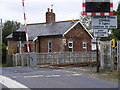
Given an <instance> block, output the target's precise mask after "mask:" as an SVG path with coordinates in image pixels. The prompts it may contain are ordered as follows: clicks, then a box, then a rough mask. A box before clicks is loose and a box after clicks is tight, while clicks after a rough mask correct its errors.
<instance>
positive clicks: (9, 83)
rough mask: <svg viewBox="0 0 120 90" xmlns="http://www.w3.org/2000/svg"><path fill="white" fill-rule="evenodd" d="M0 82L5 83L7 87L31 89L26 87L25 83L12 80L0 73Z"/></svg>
mask: <svg viewBox="0 0 120 90" xmlns="http://www.w3.org/2000/svg"><path fill="white" fill-rule="evenodd" d="M0 83H2V84H3V85H5V86H6V87H8V88H18V89H19V88H27V89H28V90H31V89H29V88H28V87H26V86H25V85H23V84H21V83H19V82H17V81H15V80H12V79H11V78H9V77H5V76H2V75H0Z"/></svg>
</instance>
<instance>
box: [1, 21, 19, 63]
mask: <svg viewBox="0 0 120 90" xmlns="http://www.w3.org/2000/svg"><path fill="white" fill-rule="evenodd" d="M18 28H20V23H19V22H16V21H6V22H5V23H4V24H3V28H2V41H3V42H2V63H6V45H7V39H6V37H7V36H8V35H10V34H11V33H12V32H14V31H15V30H17V29H18Z"/></svg>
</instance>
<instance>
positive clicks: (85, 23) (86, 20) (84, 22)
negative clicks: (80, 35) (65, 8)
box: [80, 16, 92, 30]
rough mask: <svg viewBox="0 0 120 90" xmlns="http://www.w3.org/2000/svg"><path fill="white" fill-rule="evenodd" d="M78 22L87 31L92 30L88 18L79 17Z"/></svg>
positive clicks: (89, 18)
mask: <svg viewBox="0 0 120 90" xmlns="http://www.w3.org/2000/svg"><path fill="white" fill-rule="evenodd" d="M80 21H81V23H82V24H83V25H84V26H85V27H86V28H87V29H88V30H91V29H92V23H91V17H90V16H81V17H80Z"/></svg>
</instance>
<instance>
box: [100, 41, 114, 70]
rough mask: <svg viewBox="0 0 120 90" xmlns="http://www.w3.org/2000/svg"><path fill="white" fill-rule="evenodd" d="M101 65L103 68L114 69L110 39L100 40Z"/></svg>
mask: <svg viewBox="0 0 120 90" xmlns="http://www.w3.org/2000/svg"><path fill="white" fill-rule="evenodd" d="M99 44H100V65H101V69H103V70H112V65H113V63H112V59H111V45H110V41H100V43H99Z"/></svg>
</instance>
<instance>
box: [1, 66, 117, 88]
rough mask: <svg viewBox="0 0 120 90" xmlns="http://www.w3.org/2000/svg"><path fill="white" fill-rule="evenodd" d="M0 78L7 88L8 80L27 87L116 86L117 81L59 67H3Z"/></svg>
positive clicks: (8, 86) (8, 85)
mask: <svg viewBox="0 0 120 90" xmlns="http://www.w3.org/2000/svg"><path fill="white" fill-rule="evenodd" d="M0 78H2V81H1V82H2V84H3V85H4V87H7V88H10V87H11V86H10V84H7V83H8V81H10V82H9V83H11V85H12V83H18V86H19V85H21V86H23V87H27V88H118V84H117V83H113V82H109V81H105V80H100V79H98V78H95V77H88V76H84V75H83V74H82V73H77V72H70V71H65V70H62V69H60V68H30V67H5V68H2V76H1V77H0ZM3 78H4V79H3ZM9 79H11V80H12V81H11V80H9ZM14 81H16V82H14ZM16 86H17V84H16ZM21 86H20V87H21Z"/></svg>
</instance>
